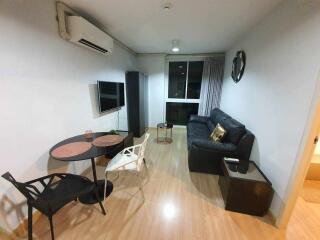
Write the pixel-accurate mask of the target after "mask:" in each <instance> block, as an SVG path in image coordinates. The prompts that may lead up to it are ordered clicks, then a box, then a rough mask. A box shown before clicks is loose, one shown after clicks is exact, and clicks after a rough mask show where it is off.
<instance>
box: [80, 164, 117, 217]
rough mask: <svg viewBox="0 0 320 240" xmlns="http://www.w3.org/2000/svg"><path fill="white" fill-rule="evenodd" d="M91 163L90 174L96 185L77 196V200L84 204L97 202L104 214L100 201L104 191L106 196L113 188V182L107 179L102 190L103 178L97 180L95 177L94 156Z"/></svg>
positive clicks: (102, 198)
mask: <svg viewBox="0 0 320 240" xmlns="http://www.w3.org/2000/svg"><path fill="white" fill-rule="evenodd" d="M91 165H92V175H93V182H94V184H95V185H96V187H95V189H94V191H93V192H91V193H89V194H86V195H83V196H81V197H79V201H80V202H81V203H84V204H95V203H99V205H100V207H101V210H102V212H103V214H105V210H104V207H103V205H102V203H101V202H102V201H103V200H104V196H103V195H104V193H105V192H106V197H108V196H109V195H110V194H111V192H112V190H113V184H112V182H110V181H107V186H106V191H105V190H104V186H105V183H104V180H98V179H97V171H96V163H95V161H94V158H91Z"/></svg>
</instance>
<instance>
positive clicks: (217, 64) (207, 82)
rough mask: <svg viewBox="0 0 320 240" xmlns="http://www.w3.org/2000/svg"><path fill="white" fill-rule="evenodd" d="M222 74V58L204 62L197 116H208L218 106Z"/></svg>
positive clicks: (209, 59) (212, 58) (208, 59)
mask: <svg viewBox="0 0 320 240" xmlns="http://www.w3.org/2000/svg"><path fill="white" fill-rule="evenodd" d="M223 73H224V56H222V57H211V58H207V59H205V60H204V65H203V74H202V83H201V91H200V103H199V110H198V114H199V115H200V116H209V115H210V111H211V110H212V109H214V108H216V107H219V106H220V99H221V89H222V81H223Z"/></svg>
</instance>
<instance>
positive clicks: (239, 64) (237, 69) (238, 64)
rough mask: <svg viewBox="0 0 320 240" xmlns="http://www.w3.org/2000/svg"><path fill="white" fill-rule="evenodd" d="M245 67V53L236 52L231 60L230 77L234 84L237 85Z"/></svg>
mask: <svg viewBox="0 0 320 240" xmlns="http://www.w3.org/2000/svg"><path fill="white" fill-rule="evenodd" d="M245 67H246V53H245V52H244V51H242V50H241V51H238V52H237V54H236V56H235V57H234V59H233V64H232V73H231V77H232V79H233V81H234V82H235V83H238V82H239V81H240V80H241V78H242V76H243V73H244V69H245Z"/></svg>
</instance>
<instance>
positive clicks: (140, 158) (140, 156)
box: [137, 133, 150, 171]
mask: <svg viewBox="0 0 320 240" xmlns="http://www.w3.org/2000/svg"><path fill="white" fill-rule="evenodd" d="M149 137H150V133H146V134H145V136H144V140H143V142H142V143H141V148H140V151H139V153H138V166H137V167H138V170H139V171H140V169H141V166H142V164H143V159H144V155H145V151H146V147H147V142H148V138H149Z"/></svg>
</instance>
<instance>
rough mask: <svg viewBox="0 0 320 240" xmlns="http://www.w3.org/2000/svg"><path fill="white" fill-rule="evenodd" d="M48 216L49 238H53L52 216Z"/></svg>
mask: <svg viewBox="0 0 320 240" xmlns="http://www.w3.org/2000/svg"><path fill="white" fill-rule="evenodd" d="M48 218H49V222H50V231H51V239H52V240H54V231H53V222H52V216H49V217H48Z"/></svg>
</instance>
